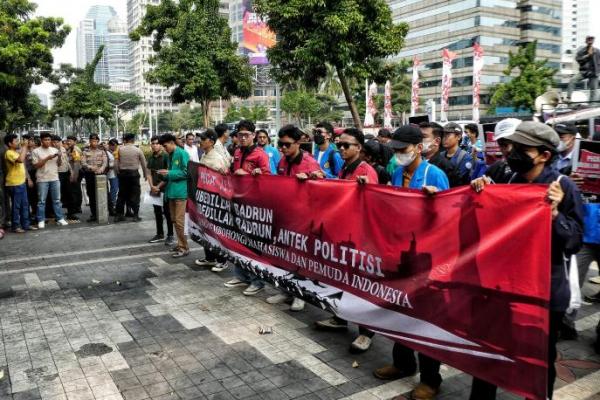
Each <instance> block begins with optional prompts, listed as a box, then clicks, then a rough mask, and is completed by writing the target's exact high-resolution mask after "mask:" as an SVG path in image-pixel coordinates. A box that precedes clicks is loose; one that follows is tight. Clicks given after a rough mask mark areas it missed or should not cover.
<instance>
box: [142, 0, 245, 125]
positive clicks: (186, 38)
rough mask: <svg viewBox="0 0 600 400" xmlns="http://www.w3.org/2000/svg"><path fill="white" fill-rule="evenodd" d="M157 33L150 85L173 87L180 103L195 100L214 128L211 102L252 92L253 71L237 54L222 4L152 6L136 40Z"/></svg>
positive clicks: (193, 1) (195, 1)
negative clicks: (210, 118) (223, 15)
mask: <svg viewBox="0 0 600 400" xmlns="http://www.w3.org/2000/svg"><path fill="white" fill-rule="evenodd" d="M152 34H154V35H155V36H154V38H155V40H154V43H153V48H154V50H155V51H156V52H157V54H156V56H155V57H153V58H151V59H150V63H151V64H153V65H154V68H153V69H152V70H151V71H150V72H148V73H147V74H146V79H147V80H148V81H149V82H150V83H157V84H161V85H163V86H166V87H172V88H173V92H172V100H173V101H174V102H175V103H182V102H184V101H192V100H195V101H197V102H199V103H200V104H201V106H202V113H203V115H204V121H203V123H204V125H205V126H208V125H209V122H210V121H209V120H208V119H209V110H210V103H211V101H214V100H217V99H219V98H222V99H229V98H231V96H237V97H241V98H245V97H248V96H250V95H251V93H252V70H251V68H250V67H249V65H248V61H247V58H245V57H242V56H240V55H238V54H237V44H236V43H233V42H232V41H231V30H230V29H229V26H228V21H227V20H226V19H224V18H222V17H221V16H220V15H219V1H218V0H179V1H177V2H176V1H174V0H163V1H162V2H161V3H160V5H157V6H152V5H149V6H148V8H147V13H146V15H145V17H144V19H143V20H142V23H141V24H140V26H139V27H138V28H137V29H136V30H135V31H134V32H132V34H131V38H132V40H139V39H140V37H141V36H151V35H152Z"/></svg>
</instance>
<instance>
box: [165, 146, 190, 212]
mask: <svg viewBox="0 0 600 400" xmlns="http://www.w3.org/2000/svg"><path fill="white" fill-rule="evenodd" d="M189 160H190V156H189V155H188V153H186V151H185V150H183V149H182V148H180V147H177V148H176V149H175V151H174V152H173V153H171V154H169V162H168V163H167V169H168V170H169V173H168V174H167V176H165V177H164V179H165V180H166V181H167V189H166V191H165V196H167V200H186V199H187V197H188V193H187V175H188V169H187V167H188V162H189Z"/></svg>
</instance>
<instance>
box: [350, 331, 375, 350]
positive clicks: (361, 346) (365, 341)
mask: <svg viewBox="0 0 600 400" xmlns="http://www.w3.org/2000/svg"><path fill="white" fill-rule="evenodd" d="M371 343H372V340H371V338H370V337H368V336H365V335H359V336H358V337H357V338H356V339H354V342H352V344H350V352H351V353H355V354H356V353H364V352H365V351H367V350H369V347H371Z"/></svg>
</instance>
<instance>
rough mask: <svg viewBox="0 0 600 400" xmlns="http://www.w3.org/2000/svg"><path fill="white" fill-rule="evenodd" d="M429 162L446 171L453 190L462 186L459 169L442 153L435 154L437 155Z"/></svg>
mask: <svg viewBox="0 0 600 400" xmlns="http://www.w3.org/2000/svg"><path fill="white" fill-rule="evenodd" d="M427 161H428V162H429V164H433V165H435V166H436V167H438V168H439V169H441V170H442V171H444V173H445V174H446V176H447V177H448V182H449V183H450V187H451V188H454V187H457V186H460V185H462V180H461V177H460V175H459V173H458V169H457V168H456V167H455V166H454V165H453V164H452V163H451V162H450V160H448V159H447V158H446V157H444V156H443V155H442V153H441V152H440V151H438V152H437V153H435V155H434V156H433V157H431V158H430V159H429V160H427Z"/></svg>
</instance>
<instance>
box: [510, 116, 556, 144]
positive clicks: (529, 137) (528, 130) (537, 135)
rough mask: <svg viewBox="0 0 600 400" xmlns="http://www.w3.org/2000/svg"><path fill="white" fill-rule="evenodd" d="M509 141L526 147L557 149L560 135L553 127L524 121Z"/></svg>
mask: <svg viewBox="0 0 600 400" xmlns="http://www.w3.org/2000/svg"><path fill="white" fill-rule="evenodd" d="M507 139H509V140H511V141H513V142H515V143H520V144H523V145H525V146H532V147H538V146H547V147H550V148H552V149H556V147H557V146H558V144H559V143H560V138H559V137H558V133H556V131H555V130H554V129H552V128H551V127H549V126H548V125H546V124H542V123H541V122H534V121H524V122H521V123H520V124H519V126H517V129H516V130H515V133H513V134H512V135H510V136H508V137H507Z"/></svg>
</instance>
